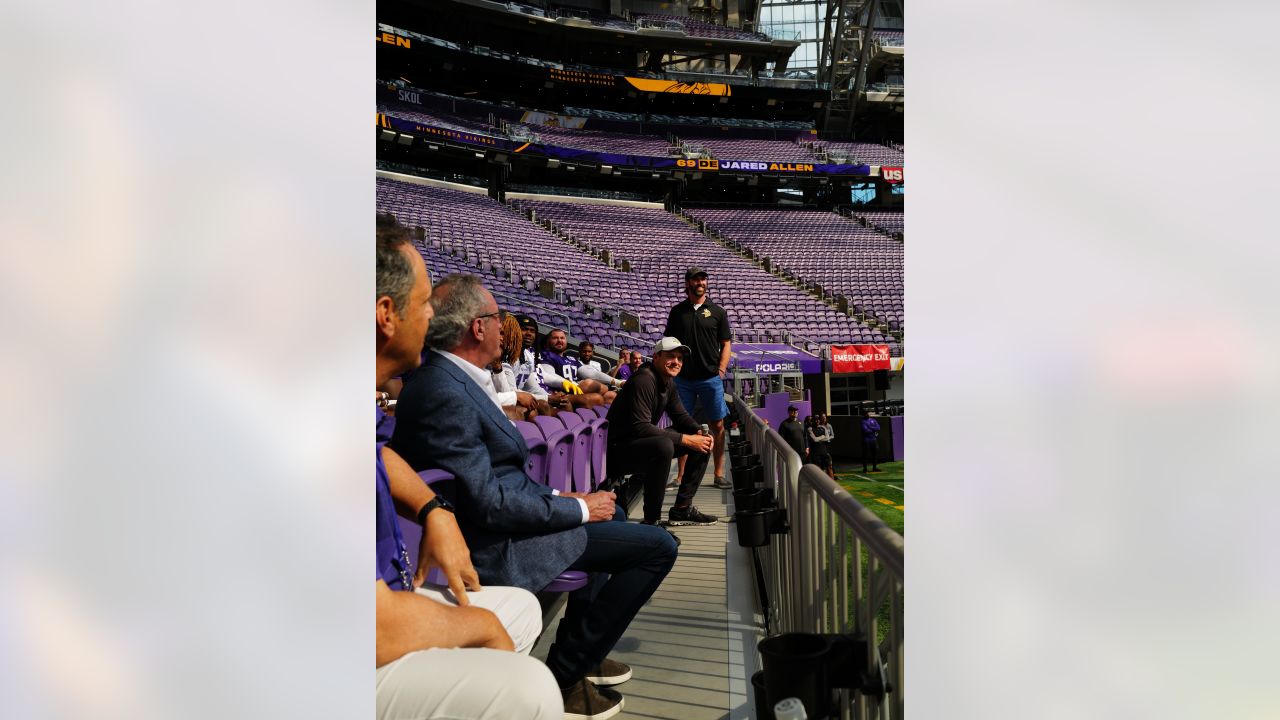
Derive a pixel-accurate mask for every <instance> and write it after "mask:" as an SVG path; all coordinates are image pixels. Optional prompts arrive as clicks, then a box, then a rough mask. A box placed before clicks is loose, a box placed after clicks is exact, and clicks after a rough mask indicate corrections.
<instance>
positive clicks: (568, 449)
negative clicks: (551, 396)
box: [533, 415, 575, 492]
mask: <svg viewBox="0 0 1280 720" xmlns="http://www.w3.org/2000/svg"><path fill="white" fill-rule="evenodd" d="M533 421H534V423H536V424H537V426H538V428H539V429H540V430H542V433H543V437H545V438H546V442H547V472H546V476H545V478H544V479H543V483H544V484H545V485H547V486H548V487H550V488H551V489H553V490H559V491H560V492H573V464H572V463H573V443H574V439H575V436H574V433H573V431H572V430H569V429H568V428H566V427H565V426H564V423H562V422H560V421H559V420H557V419H556V418H553V417H546V416H543V415H539V416H537V417H535V418H534V419H533Z"/></svg>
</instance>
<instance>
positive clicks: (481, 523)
mask: <svg viewBox="0 0 1280 720" xmlns="http://www.w3.org/2000/svg"><path fill="white" fill-rule="evenodd" d="M431 303H432V305H433V307H434V308H435V320H434V322H433V323H432V324H431V331H430V332H429V333H428V335H427V344H428V345H429V346H430V348H431V353H430V355H429V356H428V358H427V360H426V362H425V363H424V364H423V366H422V368H420V369H419V370H418V371H417V372H416V373H414V374H413V375H412V376H411V377H410V378H409V379H408V381H407V382H406V383H405V386H404V389H403V390H402V391H401V393H400V402H399V404H398V406H397V418H396V431H395V435H394V436H393V437H392V441H391V446H392V447H393V448H394V449H396V450H397V451H399V452H401V453H403V454H404V457H405V459H406V460H408V461H409V464H410V465H412V466H413V467H415V468H417V469H419V470H423V469H427V468H441V469H444V470H447V471H448V472H450V473H452V474H453V475H454V476H455V477H456V478H457V481H456V505H457V512H458V525H459V527H460V528H461V530H462V533H463V535H464V536H465V537H466V538H467V543H468V544H469V545H470V546H471V559H472V561H473V562H474V563H475V567H476V570H477V571H478V572H479V575H480V580H481V581H482V582H485V583H494V584H509V585H515V586H517V587H522V588H525V589H527V590H532V591H538V590H541V589H542V588H544V587H546V586H547V585H548V584H549V583H551V581H552V580H554V579H555V578H556V576H557V575H559V574H560V573H561V572H563V571H565V570H581V571H584V572H588V573H592V574H593V575H592V580H591V582H590V583H589V584H588V585H587V587H584V588H582V589H581V590H578V591H575V592H573V593H571V594H570V596H569V601H568V603H567V605H566V608H565V615H564V619H563V620H561V621H560V626H559V628H557V631H556V642H555V644H553V645H552V647H551V650H550V652H549V654H548V656H547V667H549V668H550V669H551V673H552V674H553V675H554V676H555V678H556V681H557V683H558V684H559V686H560V688H561V692H562V694H563V698H564V705H565V715H566V717H567V718H570V719H571V720H576V719H577V718H584V719H588V720H590V719H597V718H600V719H602V718H607V717H611V716H612V715H614V714H616V713H617V712H619V711H620V710H621V708H622V704H623V701H622V696H621V695H620V694H618V693H617V692H616V691H614V690H612V689H611V688H608V687H597V686H606V685H613V684H617V683H621V682H623V681H625V680H627V679H630V677H631V669H630V668H628V667H627V666H625V665H623V664H622V663H618V662H615V661H612V660H608V659H607V658H606V656H607V655H608V654H609V652H610V651H611V650H612V649H613V646H614V644H615V643H616V642H617V641H618V638H620V637H621V636H622V634H623V632H624V631H625V630H626V629H627V626H628V625H629V624H630V623H631V620H632V618H634V617H635V615H636V613H637V612H639V610H640V608H641V607H642V606H643V605H644V604H645V602H646V601H648V599H649V597H650V596H651V595H653V593H654V591H655V590H657V588H658V586H659V585H660V584H661V583H662V580H663V578H665V577H666V576H667V573H668V572H670V570H671V566H672V565H673V564H674V563H675V559H676V544H675V541H674V540H673V539H672V538H671V535H670V534H668V533H667V532H665V531H663V530H662V529H661V528H657V527H651V526H646V525H639V524H636V523H628V522H626V521H625V516H624V514H623V513H622V511H621V509H620V508H618V507H617V505H616V504H615V502H614V494H613V493H611V492H594V493H590V494H585V495H584V494H577V493H565V494H561V495H557V494H555V493H554V492H553V491H552V490H551V489H550V488H548V487H547V486H545V485H541V484H538V483H535V482H534V481H533V480H531V479H530V478H529V476H528V475H526V474H525V471H524V468H525V463H526V462H527V460H528V456H529V449H528V447H527V446H526V445H525V442H524V438H523V437H522V436H521V434H520V432H519V431H518V430H517V429H516V428H515V427H513V426H512V424H511V423H510V422H508V421H507V419H506V417H505V416H504V415H503V414H502V413H501V412H500V411H499V410H498V406H497V405H496V404H495V403H494V402H493V400H492V399H490V397H489V393H490V392H491V388H492V384H491V378H492V376H491V375H490V374H489V373H488V372H487V371H485V370H484V368H485V366H487V365H488V364H489V363H490V362H492V361H493V359H494V358H495V357H496V356H497V355H498V353H499V352H500V351H501V347H500V344H501V337H500V333H499V328H498V325H499V323H498V317H499V310H498V305H497V303H496V302H495V301H494V299H493V295H492V294H490V293H489V291H488V290H486V289H485V288H484V287H483V286H482V285H481V284H480V282H479V280H478V279H477V278H475V277H474V276H471V275H450V276H449V277H447V278H445V279H444V280H443V281H442V282H441V283H440V284H439V285H437V286H436V288H435V292H434V294H433V295H432V298H431ZM606 574H607V577H606Z"/></svg>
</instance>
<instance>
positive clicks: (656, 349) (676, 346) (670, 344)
mask: <svg viewBox="0 0 1280 720" xmlns="http://www.w3.org/2000/svg"><path fill="white" fill-rule="evenodd" d="M670 350H683V351H684V354H685V355H688V354H689V346H688V345H684V344H681V342H680V341H679V340H677V339H675V338H673V337H670V336H667V337H664V338H662V339H661V340H659V341H658V344H657V345H654V346H653V354H654V355H657V354H658V353H660V352H667V351H670Z"/></svg>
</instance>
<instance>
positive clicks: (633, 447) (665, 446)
mask: <svg viewBox="0 0 1280 720" xmlns="http://www.w3.org/2000/svg"><path fill="white" fill-rule="evenodd" d="M687 352H689V348H688V346H686V345H682V344H680V341H679V340H677V339H675V338H673V337H664V338H662V340H661V341H659V342H658V344H657V345H656V346H655V347H654V349H653V362H652V363H649V364H648V365H642V366H641V367H640V368H639V369H638V370H636V371H635V373H634V374H632V376H631V377H630V379H628V380H627V384H626V385H623V386H622V391H621V392H619V393H618V397H617V399H616V400H614V401H613V404H612V405H610V406H609V415H608V418H609V448H608V467H609V474H610V475H615V476H616V475H623V474H626V473H628V472H631V473H635V474H637V475H639V476H641V478H642V479H643V480H644V520H643V522H645V523H648V524H650V525H652V524H654V523H656V522H657V521H658V519H659V518H660V517H661V516H662V498H663V495H664V494H665V490H666V485H667V473H668V472H670V470H671V459H672V458H673V457H681V456H684V455H688V456H689V459H688V460H687V461H686V462H685V468H684V475H683V477H682V478H681V480H680V489H679V490H678V491H677V492H676V502H675V505H674V506H673V507H672V508H671V510H670V511H668V513H667V521H668V524H670V525H706V524H710V523H713V522H715V521H716V519H715V518H714V517H712V516H710V515H704V514H702V513H700V512H698V509H697V508H695V507H694V506H693V496H694V495H695V494H696V493H697V492H698V485H699V484H701V482H702V474H703V473H704V472H706V469H707V460H708V459H709V458H710V455H709V453H710V452H711V447H712V444H713V442H714V440H713V438H712V437H711V436H710V435H702V434H700V433H699V430H700V428H699V427H698V423H697V421H695V420H694V419H693V418H692V417H690V416H689V413H688V412H686V411H685V409H684V406H683V405H681V404H680V395H679V394H678V393H677V392H676V387H675V381H674V378H675V376H676V375H679V374H680V368H681V367H683V365H684V355H685V353H687ZM664 412H665V413H666V414H667V417H668V418H670V419H671V427H670V428H667V429H662V428H659V427H658V420H659V419H660V418H661V417H662V413H664Z"/></svg>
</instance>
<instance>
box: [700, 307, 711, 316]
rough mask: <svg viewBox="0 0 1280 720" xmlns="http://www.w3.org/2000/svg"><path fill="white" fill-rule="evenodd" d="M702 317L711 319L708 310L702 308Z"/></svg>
mask: <svg viewBox="0 0 1280 720" xmlns="http://www.w3.org/2000/svg"><path fill="white" fill-rule="evenodd" d="M702 317H704V318H709V317H711V311H710V310H708V309H706V308H702Z"/></svg>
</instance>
